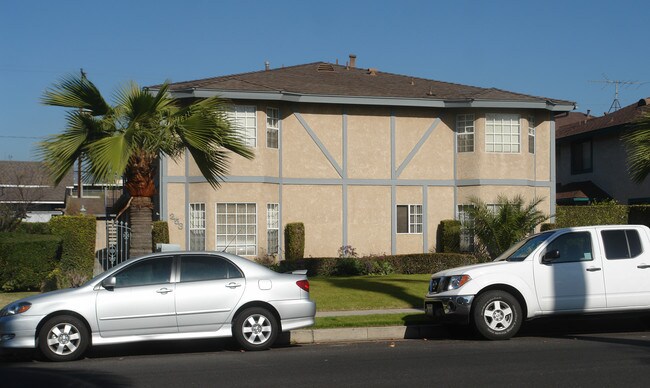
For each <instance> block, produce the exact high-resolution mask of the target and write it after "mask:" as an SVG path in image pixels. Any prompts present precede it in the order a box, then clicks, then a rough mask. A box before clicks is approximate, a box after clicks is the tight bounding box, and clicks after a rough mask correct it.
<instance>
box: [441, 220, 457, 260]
mask: <svg viewBox="0 0 650 388" xmlns="http://www.w3.org/2000/svg"><path fill="white" fill-rule="evenodd" d="M460 226H461V225H460V221H458V220H442V221H440V225H439V226H438V241H439V246H440V252H445V253H459V252H460Z"/></svg>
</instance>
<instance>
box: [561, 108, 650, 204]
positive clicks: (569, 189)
mask: <svg viewBox="0 0 650 388" xmlns="http://www.w3.org/2000/svg"><path fill="white" fill-rule="evenodd" d="M647 112H650V98H644V99H640V100H639V101H638V102H636V103H634V104H631V105H628V106H626V107H624V108H621V109H619V110H617V111H615V112H612V113H607V114H605V115H603V116H600V117H587V118H585V119H583V120H578V121H572V120H571V121H569V122H567V124H563V125H560V126H559V127H558V130H557V133H556V144H557V145H556V147H557V150H556V151H557V152H556V157H557V166H558V168H557V183H558V189H557V190H558V195H557V199H558V203H559V204H570V205H580V204H588V203H591V202H594V201H601V200H605V199H614V200H616V201H617V202H618V203H620V204H623V205H628V204H629V205H634V204H647V203H650V182H647V181H646V182H643V183H635V182H633V181H632V179H631V178H630V176H629V174H628V172H627V151H626V150H625V144H624V143H623V142H622V141H621V135H622V134H623V133H625V131H626V130H629V129H630V127H629V124H630V123H632V122H634V121H635V120H636V119H638V118H639V117H640V116H641V115H643V114H647ZM562 121H564V118H563V117H562V118H559V119H558V123H560V122H562Z"/></svg>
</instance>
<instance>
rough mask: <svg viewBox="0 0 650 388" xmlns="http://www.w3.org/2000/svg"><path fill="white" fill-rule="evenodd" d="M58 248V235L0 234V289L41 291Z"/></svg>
mask: <svg viewBox="0 0 650 388" xmlns="http://www.w3.org/2000/svg"><path fill="white" fill-rule="evenodd" d="M60 248H61V238H60V237H58V236H52V235H30V234H25V233H0V268H1V270H0V288H1V289H2V291H33V290H41V289H42V287H43V284H44V282H45V280H46V278H47V276H48V274H49V273H50V272H52V271H53V270H54V268H55V267H56V264H57V260H56V259H57V256H58V252H59V249H60Z"/></svg>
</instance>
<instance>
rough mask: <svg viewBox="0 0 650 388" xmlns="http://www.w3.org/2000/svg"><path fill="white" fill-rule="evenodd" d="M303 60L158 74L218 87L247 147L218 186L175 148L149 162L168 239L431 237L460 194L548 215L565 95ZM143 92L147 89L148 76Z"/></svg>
mask: <svg viewBox="0 0 650 388" xmlns="http://www.w3.org/2000/svg"><path fill="white" fill-rule="evenodd" d="M350 59H351V62H350V63H351V65H350V66H341V65H337V64H331V63H324V62H318V63H310V64H305V65H298V66H291V67H283V68H279V69H272V70H271V69H269V68H268V67H267V69H266V70H262V71H258V72H250V73H244V74H236V75H229V76H222V77H215V78H208V79H202V80H197V81H189V82H181V83H174V84H171V88H170V89H171V94H172V96H173V97H176V98H181V99H188V101H192V100H193V99H196V98H205V97H209V96H215V95H218V96H221V97H224V98H227V99H229V100H231V101H232V103H233V108H232V117H233V119H234V120H235V121H236V122H237V123H238V125H239V126H240V129H241V133H242V136H243V137H244V138H245V139H246V141H247V143H248V144H249V145H250V146H251V147H252V148H253V149H254V150H255V154H256V157H255V159H254V160H251V161H249V160H245V159H243V158H240V157H237V156H233V158H232V160H231V166H230V170H229V172H230V175H229V176H228V177H227V178H226V180H225V182H224V183H223V184H222V185H221V187H220V188H219V189H216V190H215V189H213V188H212V187H211V186H210V185H209V184H208V183H207V182H206V181H205V179H204V178H203V177H202V176H201V174H200V172H199V170H198V169H197V167H196V164H195V163H194V162H193V161H192V159H191V157H190V156H189V154H187V153H186V155H185V157H184V158H181V159H180V160H176V161H173V160H169V159H165V160H163V161H162V166H161V184H160V215H161V218H162V219H164V220H168V221H169V228H170V240H171V241H170V242H172V243H176V244H180V245H181V247H182V248H183V249H189V250H201V249H207V250H226V251H230V252H234V253H237V254H240V255H245V256H248V257H254V256H259V255H264V254H276V253H277V254H280V255H282V252H283V229H284V226H285V225H286V224H287V223H290V222H303V223H304V225H305V239H306V245H305V255H306V256H307V257H309V256H314V257H316V256H335V255H336V254H337V251H338V249H339V248H340V247H341V246H346V245H351V246H353V247H354V248H355V249H356V251H357V252H359V253H360V254H371V253H374V254H382V253H386V254H402V253H414V252H428V251H430V250H434V249H436V244H437V241H436V232H437V229H438V225H439V223H440V221H441V220H445V219H453V218H463V217H464V209H465V206H466V204H467V203H468V198H469V197H470V196H479V197H480V198H482V199H483V200H484V201H486V202H491V201H494V200H496V198H497V196H498V195H499V194H506V195H508V196H509V197H511V196H514V195H516V194H521V195H522V196H524V198H526V199H532V198H533V197H535V196H537V197H543V198H544V199H545V200H544V202H543V203H542V208H541V210H542V211H544V212H545V213H547V214H554V206H555V179H554V172H555V167H554V163H555V159H554V157H553V155H554V150H553V149H554V145H555V141H554V140H555V125H554V121H553V120H554V116H555V115H556V114H558V113H562V112H567V111H571V110H572V109H574V103H573V102H570V101H561V100H552V99H548V98H543V97H534V96H529V95H524V94H518V93H513V92H508V91H504V90H499V89H494V88H489V89H485V88H479V87H472V86H464V85H458V84H453V83H446V82H440V81H433V80H428V79H422V78H416V77H411V76H405V75H397V74H390V73H384V72H381V71H378V70H376V69H361V68H356V67H355V66H354V58H353V57H352V56H351V58H350ZM150 89H152V90H156V87H150Z"/></svg>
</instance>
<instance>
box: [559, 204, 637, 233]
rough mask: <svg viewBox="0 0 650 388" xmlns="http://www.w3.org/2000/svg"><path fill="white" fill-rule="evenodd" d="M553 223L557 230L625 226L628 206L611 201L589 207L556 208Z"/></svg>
mask: <svg viewBox="0 0 650 388" xmlns="http://www.w3.org/2000/svg"><path fill="white" fill-rule="evenodd" d="M555 222H556V223H557V227H558V228H568V227H572V226H591V225H618V224H627V222H628V206H625V205H618V204H616V203H615V202H613V201H612V202H601V203H597V204H595V205H589V206H558V207H557V208H556V217H555Z"/></svg>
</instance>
